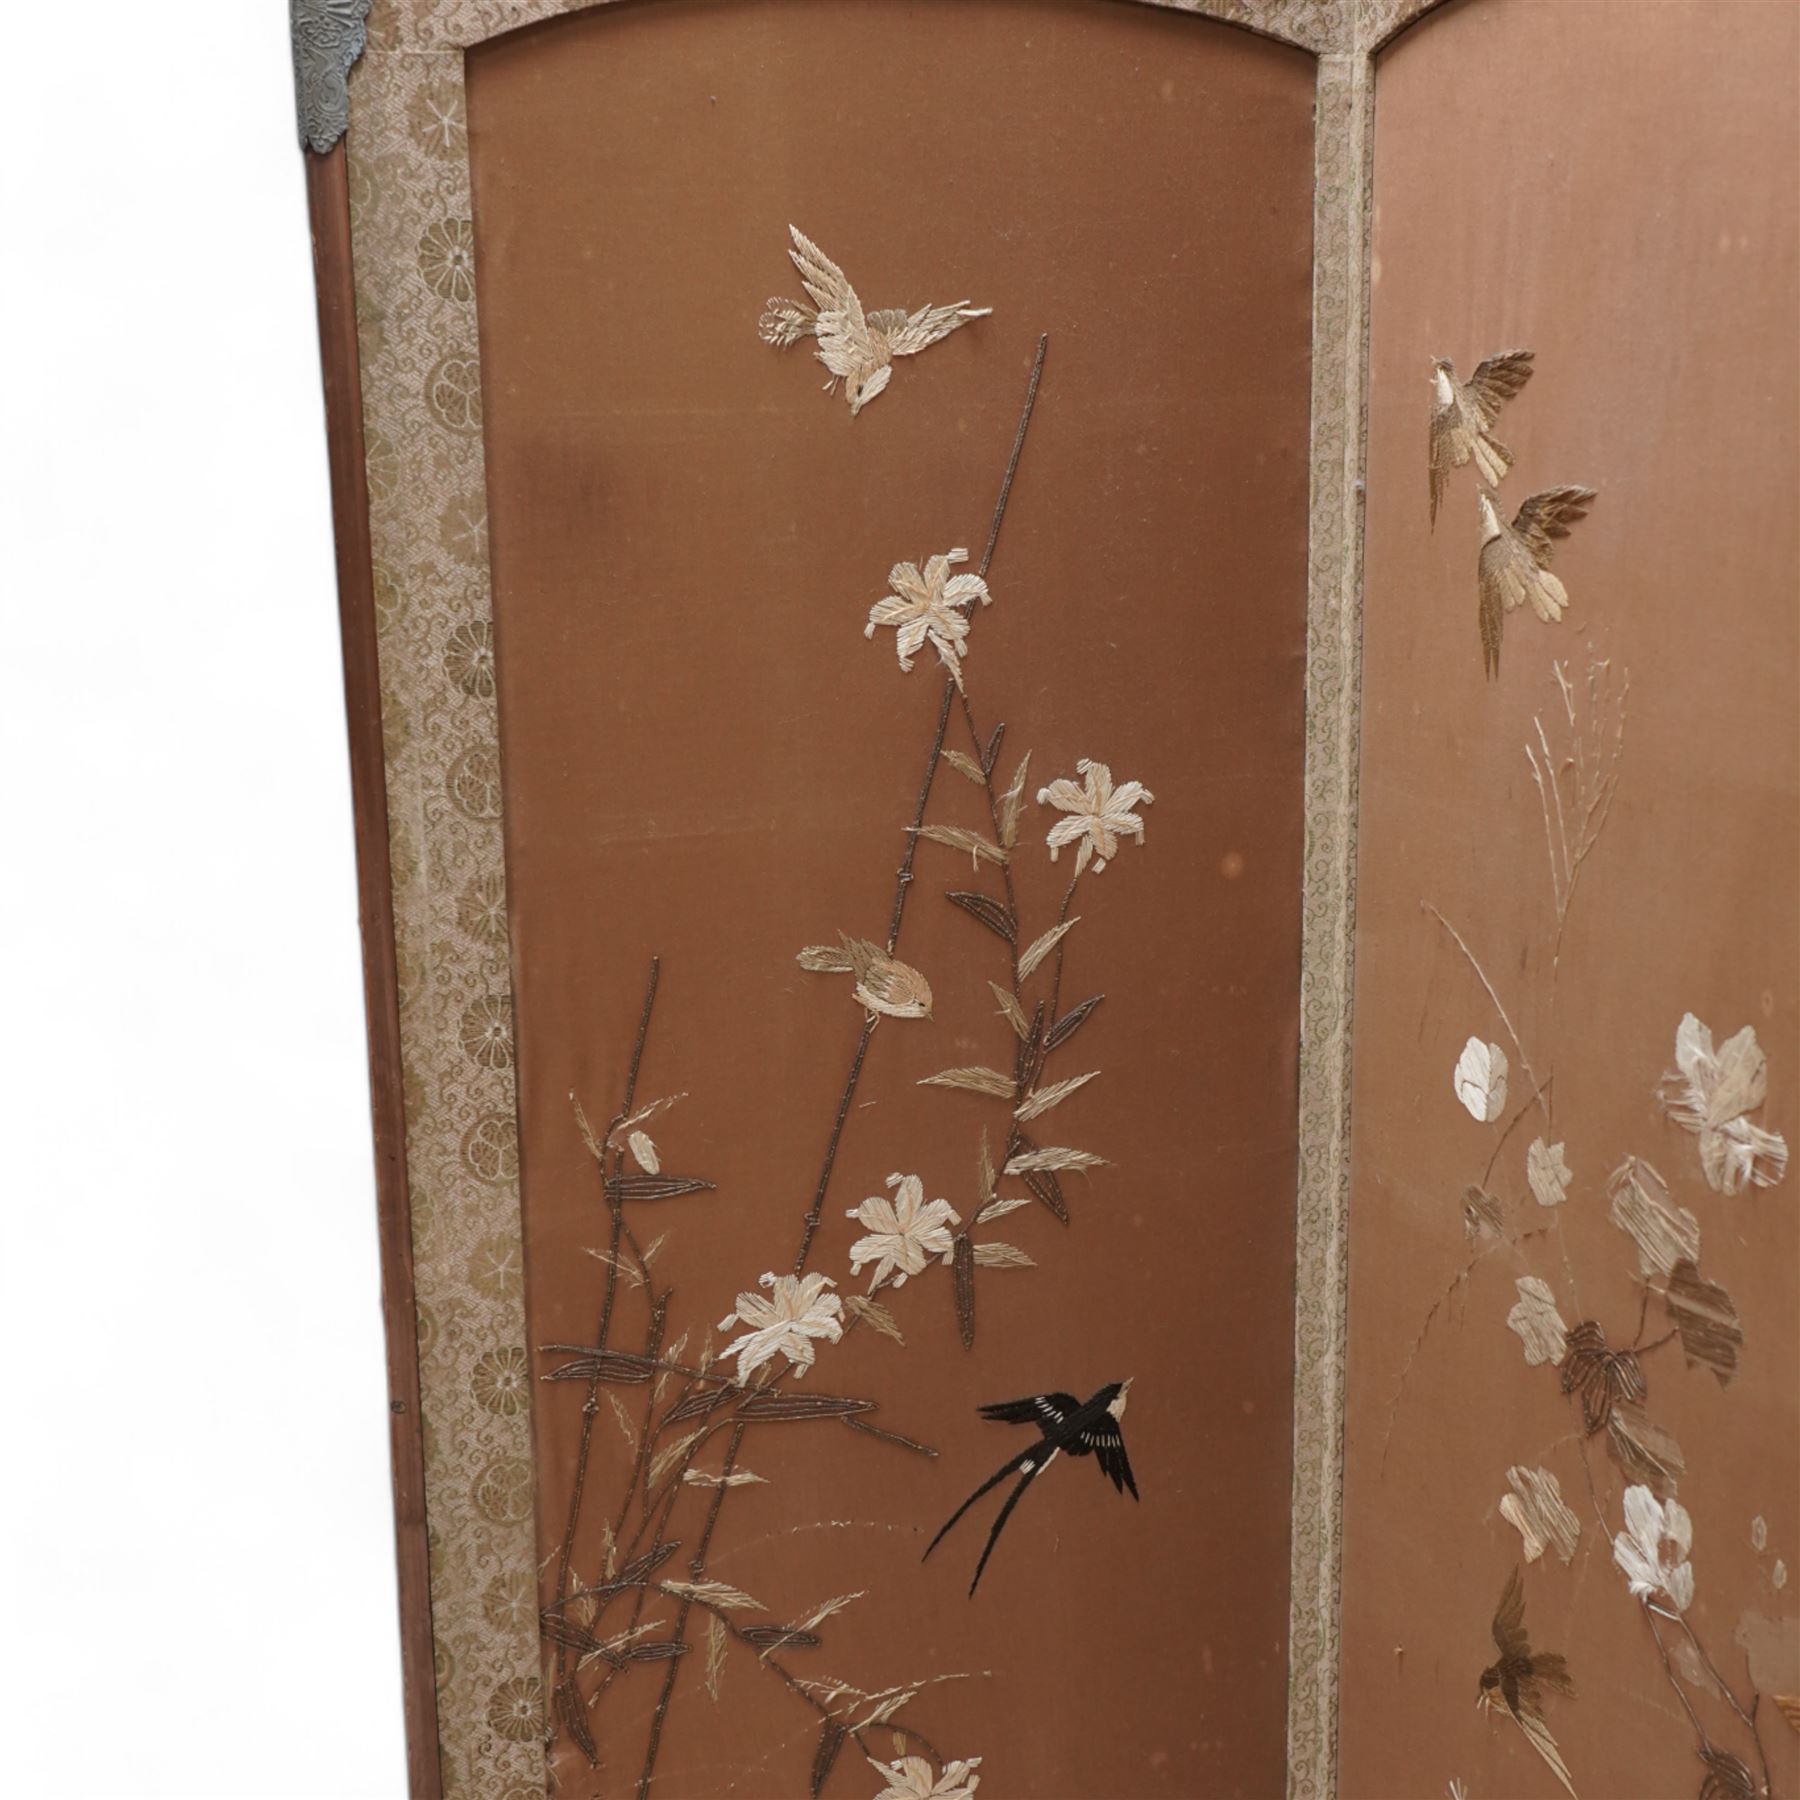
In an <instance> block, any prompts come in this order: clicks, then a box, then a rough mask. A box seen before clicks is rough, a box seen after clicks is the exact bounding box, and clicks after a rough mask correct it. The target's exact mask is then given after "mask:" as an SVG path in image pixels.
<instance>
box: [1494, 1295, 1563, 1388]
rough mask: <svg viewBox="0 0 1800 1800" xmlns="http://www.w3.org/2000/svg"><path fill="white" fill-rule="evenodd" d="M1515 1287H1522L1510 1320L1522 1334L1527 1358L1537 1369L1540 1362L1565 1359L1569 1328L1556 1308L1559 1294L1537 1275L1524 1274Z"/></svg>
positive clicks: (1513, 1328)
mask: <svg viewBox="0 0 1800 1800" xmlns="http://www.w3.org/2000/svg"><path fill="white" fill-rule="evenodd" d="M1513 1286H1514V1287H1516V1288H1517V1289H1518V1290H1519V1298H1518V1301H1517V1303H1516V1304H1515V1305H1514V1307H1513V1309H1512V1311H1511V1312H1509V1313H1508V1314H1507V1315H1506V1323H1507V1325H1508V1327H1509V1328H1510V1329H1511V1330H1513V1331H1516V1332H1517V1333H1518V1334H1519V1341H1520V1343H1522V1344H1523V1345H1524V1346H1525V1360H1526V1361H1527V1362H1528V1363H1530V1364H1531V1365H1532V1366H1533V1367H1534V1368H1535V1367H1537V1366H1538V1365H1539V1364H1540V1363H1559V1362H1561V1361H1562V1359H1563V1353H1564V1350H1565V1349H1566V1347H1567V1343H1568V1327H1567V1326H1566V1325H1564V1324H1563V1322H1562V1315H1561V1314H1560V1313H1559V1312H1558V1311H1557V1310H1556V1296H1555V1295H1554V1294H1553V1293H1551V1291H1550V1289H1549V1288H1548V1287H1547V1286H1546V1285H1545V1284H1544V1283H1543V1282H1541V1281H1539V1280H1538V1278H1537V1277H1536V1276H1535V1275H1521V1276H1520V1277H1519V1279H1518V1280H1517V1281H1515V1282H1514V1283H1513Z"/></svg>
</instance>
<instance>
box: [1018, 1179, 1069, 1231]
mask: <svg viewBox="0 0 1800 1800" xmlns="http://www.w3.org/2000/svg"><path fill="white" fill-rule="evenodd" d="M1020 1180H1022V1181H1023V1182H1024V1183H1025V1185H1026V1187H1027V1188H1029V1189H1030V1191H1031V1192H1032V1194H1033V1195H1035V1196H1036V1198H1037V1199H1038V1200H1039V1201H1040V1202H1041V1203H1042V1204H1043V1205H1044V1206H1046V1207H1048V1208H1049V1210H1050V1211H1051V1212H1053V1213H1054V1214H1055V1215H1056V1217H1057V1219H1058V1221H1059V1222H1060V1223H1062V1224H1064V1225H1066V1224H1068V1222H1069V1203H1068V1201H1067V1200H1065V1199H1064V1198H1063V1191H1062V1183H1061V1182H1060V1181H1058V1180H1057V1179H1056V1177H1055V1176H1054V1175H1053V1174H1051V1173H1050V1171H1049V1170H1048V1169H1026V1170H1024V1171H1023V1172H1022V1173H1021V1175H1020Z"/></svg>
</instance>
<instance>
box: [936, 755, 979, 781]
mask: <svg viewBox="0 0 1800 1800" xmlns="http://www.w3.org/2000/svg"><path fill="white" fill-rule="evenodd" d="M943 757H944V761H945V762H947V763H948V764H949V765H950V766H951V768H953V769H954V770H955V771H956V772H957V774H959V775H966V776H967V777H968V778H969V780H971V781H972V782H974V784H975V785H976V786H977V787H986V786H987V770H986V769H984V768H983V767H982V766H981V764H980V763H978V762H977V761H976V760H975V759H974V757H972V756H965V755H964V754H963V753H962V751H960V750H946V751H944V752H943Z"/></svg>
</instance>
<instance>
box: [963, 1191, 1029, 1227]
mask: <svg viewBox="0 0 1800 1800" xmlns="http://www.w3.org/2000/svg"><path fill="white" fill-rule="evenodd" d="M1030 1204H1031V1196H1030V1195H1029V1194H1011V1195H1007V1196H1004V1197H1001V1198H996V1199H993V1200H990V1201H989V1202H988V1203H987V1205H986V1206H984V1207H983V1208H982V1209H981V1211H980V1212H978V1213H977V1214H976V1215H975V1223H976V1224H977V1225H991V1224H992V1223H993V1222H994V1220H996V1219H1004V1218H1005V1217H1006V1215H1007V1214H1008V1213H1010V1212H1017V1211H1018V1210H1019V1208H1020V1207H1021V1206H1029V1205H1030Z"/></svg>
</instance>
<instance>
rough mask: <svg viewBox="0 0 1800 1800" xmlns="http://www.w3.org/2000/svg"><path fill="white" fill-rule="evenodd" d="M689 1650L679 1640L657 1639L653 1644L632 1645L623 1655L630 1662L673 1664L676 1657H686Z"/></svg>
mask: <svg viewBox="0 0 1800 1800" xmlns="http://www.w3.org/2000/svg"><path fill="white" fill-rule="evenodd" d="M690 1648H691V1646H690V1645H687V1644H684V1643H683V1642H682V1641H681V1639H680V1638H658V1639H657V1640H656V1642H655V1643H653V1644H633V1645H632V1647H631V1648H630V1649H629V1650H627V1651H626V1652H625V1655H626V1658H627V1660H628V1661H631V1662H641V1663H649V1662H673V1661H674V1660H675V1658H676V1657H678V1656H686V1655H687V1653H688V1650H689V1649H690Z"/></svg>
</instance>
